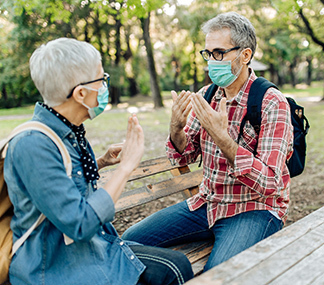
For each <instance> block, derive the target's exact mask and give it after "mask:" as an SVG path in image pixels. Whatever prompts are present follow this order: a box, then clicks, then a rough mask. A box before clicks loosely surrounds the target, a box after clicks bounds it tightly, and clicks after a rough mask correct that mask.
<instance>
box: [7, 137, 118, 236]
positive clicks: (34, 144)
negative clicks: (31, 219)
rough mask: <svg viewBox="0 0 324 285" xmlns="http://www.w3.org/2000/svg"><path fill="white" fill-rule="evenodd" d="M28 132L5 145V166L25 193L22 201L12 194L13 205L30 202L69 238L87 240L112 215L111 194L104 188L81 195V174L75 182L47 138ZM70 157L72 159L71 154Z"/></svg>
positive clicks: (72, 155) (112, 216)
mask: <svg viewBox="0 0 324 285" xmlns="http://www.w3.org/2000/svg"><path fill="white" fill-rule="evenodd" d="M26 133H27V134H26ZM30 134H31V133H30V132H25V133H24V134H23V135H20V136H18V137H16V138H14V139H13V140H12V141H11V143H10V145H9V148H8V153H7V158H6V160H7V159H9V162H10V161H11V163H9V164H7V165H9V168H12V169H11V170H10V172H11V173H13V177H14V178H13V179H14V181H13V182H14V183H17V184H18V185H19V188H20V190H19V191H22V192H23V196H25V197H20V199H21V198H23V199H24V200H25V201H23V202H22V201H15V195H13V196H14V197H13V199H14V201H13V204H14V205H15V206H18V207H19V205H20V204H19V203H31V204H32V206H31V209H32V210H33V211H37V210H38V211H40V212H42V213H43V214H44V215H45V216H46V217H47V218H48V219H49V221H51V222H52V223H53V224H54V225H55V226H56V227H57V228H58V229H59V230H60V231H61V232H63V233H65V234H66V235H67V236H69V237H70V238H72V239H73V240H76V241H86V240H89V239H91V237H92V236H93V235H94V234H95V233H96V232H97V231H98V230H99V228H100V226H101V225H102V224H104V223H106V222H110V221H112V220H113V218H114V214H115V209H114V206H113V202H112V199H111V197H110V196H109V194H108V193H107V192H106V191H104V189H98V191H95V192H94V193H93V194H92V195H90V196H89V197H88V199H86V198H84V197H83V196H82V195H81V193H80V191H79V189H78V185H77V183H82V182H83V180H84V179H83V177H81V179H79V181H77V182H75V181H76V180H75V177H73V179H71V178H69V177H68V176H67V175H66V172H65V168H64V165H63V159H62V156H61V154H60V152H59V151H58V149H57V147H56V145H55V144H54V143H53V142H52V141H51V139H50V138H48V137H46V136H45V135H43V134H41V133H38V132H32V135H30ZM71 158H72V161H74V160H75V159H76V156H75V154H71ZM83 183H85V182H83ZM16 199H18V198H17V197H16ZM21 206H22V207H21V208H23V205H21ZM34 207H35V208H36V209H35V208H34ZM37 215H39V213H37Z"/></svg>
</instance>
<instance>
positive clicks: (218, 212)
mask: <svg viewBox="0 0 324 285" xmlns="http://www.w3.org/2000/svg"><path fill="white" fill-rule="evenodd" d="M255 79H256V76H255V74H254V72H253V71H252V70H251V75H250V77H249V79H248V80H247V81H246V83H245V84H244V86H243V87H242V88H241V90H240V91H239V93H238V94H237V95H236V96H235V97H234V98H233V99H232V100H230V101H227V105H226V108H227V112H228V133H229V135H230V136H231V138H232V139H233V140H235V141H237V138H238V135H239V128H240V124H241V121H242V119H243V117H244V116H245V114H246V112H247V98H248V93H249V90H250V86H251V84H252V82H253V81H254V80H255ZM207 88H208V86H205V87H203V88H202V89H201V90H200V91H199V93H200V94H201V95H202V96H203V95H204V94H205V92H206V90H207ZM223 97H224V91H223V89H222V88H219V89H218V90H217V91H216V94H215V96H214V97H213V99H212V102H211V104H210V105H211V107H212V108H213V109H215V110H217V111H218V110H219V102H220V100H221V98H223ZM261 116H262V121H261V130H260V133H259V137H258V136H257V134H256V132H255V130H254V128H253V126H252V125H251V124H250V123H249V122H248V121H247V122H246V124H245V127H244V131H243V136H242V137H241V139H240V141H239V147H238V151H237V153H236V157H235V162H234V167H231V166H230V164H229V163H228V161H227V159H226V158H225V157H224V155H223V154H222V152H221V150H220V149H219V147H217V145H216V144H215V143H214V141H213V140H212V139H211V137H210V135H209V134H208V133H207V132H206V130H204V129H203V128H202V127H201V126H200V123H199V121H198V119H197V118H196V116H195V114H194V113H191V114H190V115H189V118H188V121H187V125H186V126H185V128H184V131H185V133H186V136H187V145H186V148H185V150H184V152H183V153H182V154H180V153H178V152H177V151H176V149H175V148H174V146H173V144H172V142H171V141H170V137H169V138H168V140H167V142H166V150H167V155H168V157H169V158H170V160H171V162H172V163H173V164H179V165H186V164H188V163H192V162H194V161H195V160H196V159H197V157H198V155H199V154H202V157H203V173H204V175H203V180H202V183H201V184H200V187H199V193H198V194H196V195H195V196H193V197H191V198H189V199H188V200H187V203H188V206H189V209H190V210H191V211H194V210H196V209H198V208H199V207H201V206H202V205H203V204H205V203H207V218H208V223H209V226H210V227H212V226H213V225H214V223H215V222H216V221H217V220H219V219H222V218H227V217H231V216H234V215H237V214H240V213H243V212H247V211H253V210H269V211H275V212H277V213H278V215H279V217H280V218H281V219H282V221H283V222H285V221H286V219H287V213H288V202H289V189H290V176H289V171H288V168H287V166H286V163H285V162H286V159H287V158H289V157H290V156H291V154H292V150H293V148H292V146H293V127H292V125H291V120H290V108H289V104H288V102H287V100H286V98H285V97H284V96H283V95H282V93H281V92H279V91H278V90H277V89H274V88H270V89H268V91H267V92H266V94H265V95H264V98H263V102H262V115H261ZM257 140H258V147H257V155H256V156H254V155H253V150H254V146H255V145H256V142H257Z"/></svg>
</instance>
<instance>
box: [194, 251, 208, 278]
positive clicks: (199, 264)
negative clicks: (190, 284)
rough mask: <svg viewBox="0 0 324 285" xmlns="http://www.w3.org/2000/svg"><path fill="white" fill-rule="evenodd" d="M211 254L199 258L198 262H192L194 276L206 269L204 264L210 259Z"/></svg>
mask: <svg viewBox="0 0 324 285" xmlns="http://www.w3.org/2000/svg"><path fill="white" fill-rule="evenodd" d="M208 257H209V255H207V256H205V257H204V258H202V259H200V260H198V261H197V262H195V263H193V264H191V265H192V271H193V273H194V276H197V275H199V274H201V273H202V272H203V270H204V266H205V264H206V262H207V260H208Z"/></svg>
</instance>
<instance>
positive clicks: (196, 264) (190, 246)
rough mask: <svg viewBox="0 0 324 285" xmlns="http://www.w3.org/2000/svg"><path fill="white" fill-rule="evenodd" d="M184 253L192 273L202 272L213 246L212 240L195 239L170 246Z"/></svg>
mask: <svg viewBox="0 0 324 285" xmlns="http://www.w3.org/2000/svg"><path fill="white" fill-rule="evenodd" d="M170 248H171V249H173V250H177V251H180V252H182V253H183V254H185V255H186V256H187V257H188V259H189V261H190V263H191V265H192V271H193V273H194V275H195V276H196V275H198V274H200V273H202V271H203V269H204V266H205V264H206V262H207V260H208V257H209V255H210V252H211V250H212V248H213V241H196V242H191V243H186V244H181V245H177V246H172V247H170Z"/></svg>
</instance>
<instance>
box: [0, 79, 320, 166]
mask: <svg viewBox="0 0 324 285" xmlns="http://www.w3.org/2000/svg"><path fill="white" fill-rule="evenodd" d="M302 88H304V87H303V86H302ZM282 91H283V93H284V94H286V95H288V94H294V96H295V98H297V100H298V98H301V97H305V96H307V97H314V96H321V95H322V93H323V89H322V83H321V82H319V83H314V84H312V86H311V87H309V88H306V89H298V88H295V89H291V88H284V89H283V90H282ZM163 98H164V105H165V108H161V109H157V110H153V109H152V98H151V97H147V96H139V97H135V98H131V99H130V100H129V101H126V99H125V98H123V101H124V102H123V103H124V104H123V105H122V106H124V107H123V108H121V107H119V108H117V107H114V108H112V110H110V111H108V112H105V113H104V114H102V115H100V116H99V117H97V118H95V119H94V120H92V121H90V120H87V121H86V122H85V126H86V130H87V138H88V139H89V141H90V142H91V144H92V146H93V149H94V151H95V153H96V155H97V156H100V155H102V154H103V153H104V152H105V151H106V149H107V146H108V145H110V144H113V143H119V142H122V141H123V140H124V139H125V137H126V128H127V119H128V117H129V116H130V112H128V111H127V107H129V106H137V107H138V108H143V107H144V108H145V107H146V108H147V111H139V112H138V113H137V116H138V118H139V121H140V124H141V125H142V127H143V130H144V136H145V153H144V157H143V159H148V158H152V157H156V156H160V155H163V154H164V152H165V146H164V142H165V139H166V137H167V135H168V130H169V121H170V117H171V104H172V101H171V99H170V98H171V97H170V93H169V92H163ZM137 100H139V101H137ZM127 102H128V103H127ZM300 104H301V105H303V106H304V107H305V114H306V116H307V118H308V119H309V122H310V125H311V129H310V132H309V134H308V136H307V155H308V156H307V157H308V158H309V157H315V162H316V163H319V162H321V161H323V159H324V152H323V149H324V141H323V139H322V138H323V137H324V128H322V120H323V118H324V103H322V102H320V103H314V102H304V101H301V103H300ZM33 108H34V106H30V107H24V108H15V109H8V110H4V109H2V110H0V130H1V132H0V139H3V138H5V137H6V136H7V135H8V134H9V133H10V131H11V130H12V129H13V128H14V127H16V126H17V125H19V124H21V123H23V122H25V121H27V120H28V119H29V118H31V116H32V112H33ZM7 116H12V117H11V118H8V117H7ZM1 117H2V118H1Z"/></svg>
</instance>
